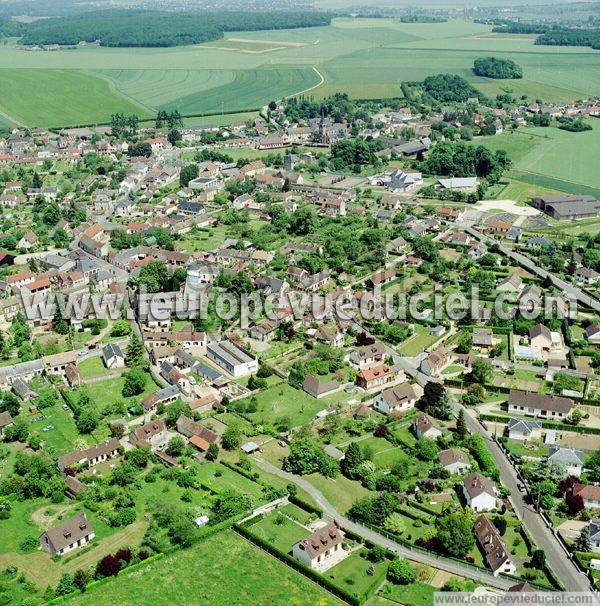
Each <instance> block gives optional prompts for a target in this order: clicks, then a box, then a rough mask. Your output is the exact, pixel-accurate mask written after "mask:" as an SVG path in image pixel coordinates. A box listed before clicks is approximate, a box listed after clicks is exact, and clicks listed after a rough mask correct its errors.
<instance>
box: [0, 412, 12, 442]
mask: <svg viewBox="0 0 600 606" xmlns="http://www.w3.org/2000/svg"><path fill="white" fill-rule="evenodd" d="M11 425H14V421H13V418H12V417H11V416H10V412H8V411H7V410H6V411H4V412H0V438H2V437H3V436H4V431H5V429H6V428H7V427H10V426H11Z"/></svg>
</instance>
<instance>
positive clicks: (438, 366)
mask: <svg viewBox="0 0 600 606" xmlns="http://www.w3.org/2000/svg"><path fill="white" fill-rule="evenodd" d="M449 363H450V357H449V355H448V351H447V350H446V349H445V348H443V347H440V348H439V349H437V350H436V351H432V352H431V353H430V354H429V355H428V356H427V357H426V358H425V359H424V360H423V361H422V362H421V372H423V373H425V374H426V375H429V376H430V377H435V376H438V375H439V374H440V373H441V372H442V370H443V369H444V368H445V367H446V366H447V365H448V364H449Z"/></svg>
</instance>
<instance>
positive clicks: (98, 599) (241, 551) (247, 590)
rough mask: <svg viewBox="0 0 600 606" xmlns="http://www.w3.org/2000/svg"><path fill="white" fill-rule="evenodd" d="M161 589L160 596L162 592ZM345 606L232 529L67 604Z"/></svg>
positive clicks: (122, 576)
mask: <svg viewBox="0 0 600 606" xmlns="http://www.w3.org/2000/svg"><path fill="white" fill-rule="evenodd" d="M157 587H160V591H157ZM307 596H310V601H311V603H315V604H316V603H320V604H323V605H334V604H335V605H337V604H341V603H342V602H340V601H339V600H338V599H337V598H335V597H334V596H332V595H331V594H329V593H328V592H327V591H325V590H324V589H322V588H321V587H319V586H318V585H316V584H315V583H313V582H312V581H309V580H308V579H306V578H305V577H303V576H302V575H301V574H299V573H297V572H296V571H294V570H293V569H291V568H289V567H288V566H286V565H285V564H284V563H283V562H280V561H279V560H277V559H276V558H274V557H272V556H270V555H269V554H267V553H266V552H264V551H262V550H261V549H260V548H258V547H256V546H254V545H253V544H252V543H250V542H248V541H246V540H245V539H243V538H242V537H240V536H239V535H237V534H235V533H234V532H233V531H231V530H226V531H223V532H220V533H218V534H216V535H214V536H212V537H210V538H208V539H206V540H205V541H202V542H201V543H199V544H198V545H196V546H195V547H193V548H191V549H186V550H183V551H177V552H175V553H173V554H172V555H169V556H167V557H166V558H162V559H159V560H157V561H156V562H151V563H150V564H148V565H147V566H143V567H141V568H140V569H138V570H136V571H135V572H133V573H132V574H127V572H125V573H124V574H122V575H120V576H119V578H118V579H115V580H114V581H109V582H108V583H106V584H105V585H102V586H101V587H99V588H97V589H92V590H91V591H89V592H87V593H85V594H82V595H79V596H76V597H74V598H72V599H70V600H67V601H66V602H65V605H68V606H112V605H113V604H153V606H171V605H172V604H190V605H196V604H197V605H200V604H203V605H204V604H206V605H210V604H228V605H231V606H236V605H239V606H247V605H248V604H272V605H273V606H288V605H290V604H306V599H307Z"/></svg>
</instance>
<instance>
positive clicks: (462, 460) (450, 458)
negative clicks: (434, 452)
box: [438, 448, 471, 473]
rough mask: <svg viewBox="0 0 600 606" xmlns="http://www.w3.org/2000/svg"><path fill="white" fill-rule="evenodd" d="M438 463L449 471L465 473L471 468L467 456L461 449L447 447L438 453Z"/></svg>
mask: <svg viewBox="0 0 600 606" xmlns="http://www.w3.org/2000/svg"><path fill="white" fill-rule="evenodd" d="M438 460H439V462H440V465H441V466H442V467H443V468H444V469H445V470H447V471H449V472H450V473H465V471H468V470H469V469H471V463H470V461H469V457H468V456H467V454H466V453H465V452H464V451H462V450H457V449H456V448H449V449H448V450H442V452H440V453H439V454H438Z"/></svg>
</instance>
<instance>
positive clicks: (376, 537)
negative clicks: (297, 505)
mask: <svg viewBox="0 0 600 606" xmlns="http://www.w3.org/2000/svg"><path fill="white" fill-rule="evenodd" d="M255 461H256V463H257V465H258V466H259V467H260V468H261V469H263V470H264V471H266V472H268V473H272V474H274V475H277V476H279V477H280V478H283V479H285V480H287V481H288V482H293V483H294V484H296V485H297V486H299V487H300V488H302V489H303V490H305V491H306V492H307V493H308V494H309V495H310V496H311V497H312V498H313V499H314V500H315V502H316V503H317V505H318V506H319V507H320V508H321V509H322V510H323V511H324V512H325V513H326V514H327V515H328V516H330V517H332V518H335V519H336V520H339V521H340V522H341V524H342V526H344V527H345V528H347V529H348V530H351V531H352V532H355V533H356V534H359V535H361V536H362V537H364V538H365V539H367V540H369V541H371V543H374V544H376V545H379V546H381V547H385V548H386V549H389V550H390V551H393V552H395V553H397V554H398V555H400V556H402V557H403V558H408V559H410V560H413V561H415V562H420V563H421V564H428V565H429V566H432V567H433V568H438V569H440V570H445V571H446V572H449V573H451V574H455V575H457V576H460V577H465V578H468V579H473V580H474V581H478V582H479V583H482V584H484V585H488V586H490V587H495V588H497V589H501V590H503V591H506V590H507V589H508V588H509V587H512V586H513V585H515V584H516V583H517V581H516V580H511V579H509V578H506V577H495V576H494V575H493V574H492V573H491V572H485V571H484V570H479V569H478V568H471V567H470V566H467V565H463V564H461V563H460V562H455V561H454V560H449V559H447V558H443V557H441V556H436V555H435V554H433V553H424V552H422V551H418V550H416V549H414V550H413V549H409V548H408V547H405V546H404V545H400V544H399V543H396V542H395V541H392V540H390V539H388V538H386V537H384V536H383V535H382V534H379V533H378V532H375V531H374V530H371V529H370V528H367V527H366V526H363V525H362V524H356V523H355V522H353V521H352V520H349V519H348V518H346V517H345V516H343V515H341V514H340V513H338V512H337V511H336V509H335V508H334V507H333V505H332V504H331V503H330V502H329V501H328V500H327V499H326V498H325V497H324V496H323V494H322V493H321V492H320V491H319V490H317V489H316V488H315V487H314V486H313V485H312V484H310V482H307V481H306V480H304V479H303V478H301V477H300V476H297V475H294V474H292V473H288V472H287V471H283V470H282V469H279V467H276V466H275V465H271V463H269V462H268V461H265V460H264V459H262V458H255Z"/></svg>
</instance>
